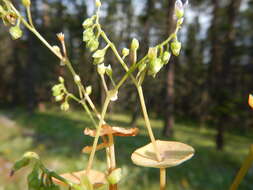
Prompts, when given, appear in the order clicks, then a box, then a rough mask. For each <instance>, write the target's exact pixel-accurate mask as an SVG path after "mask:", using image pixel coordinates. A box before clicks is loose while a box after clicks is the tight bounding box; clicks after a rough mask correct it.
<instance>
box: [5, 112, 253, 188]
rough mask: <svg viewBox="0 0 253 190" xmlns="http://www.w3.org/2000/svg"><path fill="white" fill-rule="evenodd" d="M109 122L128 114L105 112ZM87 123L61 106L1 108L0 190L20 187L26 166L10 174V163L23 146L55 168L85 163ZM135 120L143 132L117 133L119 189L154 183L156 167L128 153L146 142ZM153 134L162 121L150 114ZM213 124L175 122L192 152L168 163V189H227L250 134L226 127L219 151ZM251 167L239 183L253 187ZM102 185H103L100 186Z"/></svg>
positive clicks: (99, 164) (120, 122) (122, 121)
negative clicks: (223, 144) (38, 109)
mask: <svg viewBox="0 0 253 190" xmlns="http://www.w3.org/2000/svg"><path fill="white" fill-rule="evenodd" d="M107 121H109V123H110V124H112V125H117V126H128V124H129V122H130V117H129V116H128V115H127V114H122V115H120V114H114V115H111V116H109V118H107ZM89 126H91V123H90V122H88V118H87V116H86V115H83V113H81V112H79V111H74V112H71V113H69V112H66V113H63V112H60V111H59V110H54V109H52V110H50V111H47V112H35V113H34V114H32V115H31V114H27V113H25V112H24V111H22V110H15V111H13V110H12V111H3V110H2V111H0V129H1V132H0V190H24V189H26V188H25V183H26V182H25V174H26V173H27V171H28V170H29V168H28V169H25V170H23V172H22V171H20V172H18V173H17V175H16V176H15V177H14V178H10V177H9V171H10V168H11V166H12V163H13V162H14V161H15V160H17V159H19V158H20V157H21V156H22V154H23V153H24V152H25V151H35V152H37V153H38V154H39V155H40V156H41V158H42V160H43V162H44V163H45V164H46V165H47V167H48V168H50V169H53V170H56V171H57V172H69V171H77V170H81V169H83V168H85V167H86V164H87V159H88V155H86V154H82V153H81V149H82V148H83V147H84V146H85V145H88V144H91V143H92V139H91V138H90V137H86V136H84V135H83V129H84V128H85V127H89ZM137 126H138V127H140V129H141V132H140V134H139V135H138V136H137V137H118V138H116V152H117V164H118V166H119V167H121V168H122V169H123V175H124V178H123V179H122V181H121V182H120V185H119V186H120V189H121V190H130V189H131V190H153V189H158V188H159V187H158V182H159V172H158V170H156V169H152V168H141V167H138V166H135V165H134V164H133V163H132V162H131V159H130V156H131V153H132V152H133V151H134V150H135V149H136V148H138V147H140V146H143V145H145V144H147V143H148V142H149V138H148V137H147V134H146V130H145V129H144V127H143V126H144V124H143V120H142V119H139V120H138V122H137ZM152 126H153V127H154V132H155V135H156V137H158V138H160V139H164V138H162V137H161V128H162V122H161V121H160V120H156V119H153V120H152ZM214 139H215V129H214V128H210V127H209V128H202V129H200V128H198V127H196V126H195V125H194V124H187V123H186V122H185V123H184V122H177V123H176V125H175V136H174V138H173V140H177V141H180V142H183V143H187V144H189V145H191V146H193V147H194V148H195V150H196V152H195V156H194V157H193V158H192V159H191V160H190V161H187V162H186V163H184V164H182V165H180V166H178V167H174V168H171V169H168V174H167V177H168V187H167V189H170V190H228V189H229V186H230V184H231V183H232V181H233V178H234V176H235V174H236V172H237V171H238V169H239V168H240V166H241V164H242V162H243V160H244V159H245V157H246V155H247V154H248V150H249V146H250V144H252V143H253V135H252V132H251V134H250V133H249V135H247V136H240V135H238V134H236V133H231V132H230V133H226V147H225V150H224V151H222V152H220V151H216V149H215V141H214ZM103 158H104V151H98V152H97V154H96V159H95V163H94V168H96V169H98V170H102V171H104V170H105V169H106V165H105V163H104V161H103ZM252 179H253V168H251V170H250V171H249V173H248V174H247V176H246V178H245V179H244V181H243V183H242V184H241V186H240V188H239V189H243V190H252V189H253V181H252ZM102 189H103V188H102Z"/></svg>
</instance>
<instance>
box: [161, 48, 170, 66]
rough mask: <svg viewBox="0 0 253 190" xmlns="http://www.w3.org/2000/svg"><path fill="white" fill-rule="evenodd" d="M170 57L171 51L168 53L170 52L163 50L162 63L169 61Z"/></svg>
mask: <svg viewBox="0 0 253 190" xmlns="http://www.w3.org/2000/svg"><path fill="white" fill-rule="evenodd" d="M170 57H171V53H170V52H168V51H165V52H164V53H163V57H162V60H163V62H164V64H167V63H168V62H169V60H170Z"/></svg>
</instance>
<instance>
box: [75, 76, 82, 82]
mask: <svg viewBox="0 0 253 190" xmlns="http://www.w3.org/2000/svg"><path fill="white" fill-rule="evenodd" d="M74 81H75V83H79V82H81V79H80V77H79V75H75V76H74Z"/></svg>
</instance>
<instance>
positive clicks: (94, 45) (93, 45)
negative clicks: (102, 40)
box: [87, 39, 99, 52]
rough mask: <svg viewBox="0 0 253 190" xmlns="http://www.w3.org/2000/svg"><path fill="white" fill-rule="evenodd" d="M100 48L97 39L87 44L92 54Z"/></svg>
mask: <svg viewBox="0 0 253 190" xmlns="http://www.w3.org/2000/svg"><path fill="white" fill-rule="evenodd" d="M98 46H99V42H98V40H97V39H91V40H89V41H88V43H87V48H89V49H90V51H91V52H93V51H95V50H96V49H98Z"/></svg>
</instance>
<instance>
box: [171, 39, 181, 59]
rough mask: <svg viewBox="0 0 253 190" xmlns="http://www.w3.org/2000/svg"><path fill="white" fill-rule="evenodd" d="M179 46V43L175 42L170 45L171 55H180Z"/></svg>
mask: <svg viewBox="0 0 253 190" xmlns="http://www.w3.org/2000/svg"><path fill="white" fill-rule="evenodd" d="M181 46H182V45H181V43H180V42H179V41H177V40H175V41H173V42H172V43H171V50H172V53H173V55H175V56H178V55H179V54H180V50H181Z"/></svg>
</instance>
